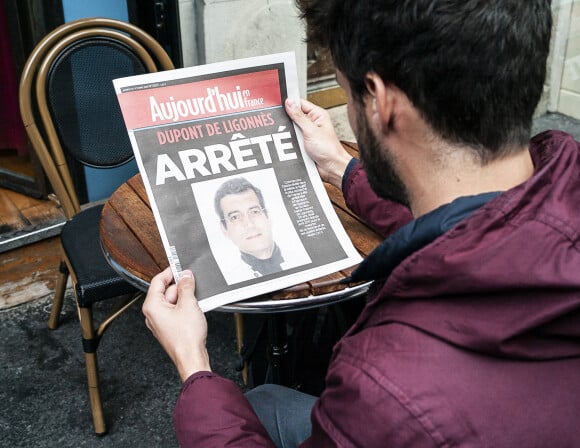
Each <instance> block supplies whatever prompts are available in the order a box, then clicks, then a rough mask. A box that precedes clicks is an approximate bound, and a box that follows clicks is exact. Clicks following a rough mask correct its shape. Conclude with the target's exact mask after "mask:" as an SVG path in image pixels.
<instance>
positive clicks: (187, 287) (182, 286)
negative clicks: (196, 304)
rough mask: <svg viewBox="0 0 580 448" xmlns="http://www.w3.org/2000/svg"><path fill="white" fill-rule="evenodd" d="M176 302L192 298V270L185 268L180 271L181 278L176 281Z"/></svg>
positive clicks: (193, 282)
mask: <svg viewBox="0 0 580 448" xmlns="http://www.w3.org/2000/svg"><path fill="white" fill-rule="evenodd" d="M177 296H178V303H179V302H180V301H181V300H182V299H186V300H192V299H194V298H195V279H194V277H193V272H191V271H190V270H185V271H183V272H182V273H181V278H180V279H179V282H178V283H177Z"/></svg>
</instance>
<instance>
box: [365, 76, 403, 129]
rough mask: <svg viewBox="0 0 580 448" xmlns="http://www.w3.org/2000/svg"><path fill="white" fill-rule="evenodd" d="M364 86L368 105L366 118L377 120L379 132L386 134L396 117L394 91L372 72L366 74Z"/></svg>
mask: <svg viewBox="0 0 580 448" xmlns="http://www.w3.org/2000/svg"><path fill="white" fill-rule="evenodd" d="M365 84H366V87H367V90H368V95H369V101H370V104H368V105H367V112H369V113H370V114H371V115H369V116H368V117H367V118H369V119H373V120H377V121H378V122H377V123H376V124H378V125H379V126H380V130H381V132H382V133H383V134H387V133H388V132H389V131H391V130H392V128H393V125H394V122H395V116H396V105H397V98H396V89H394V86H392V85H391V84H385V82H384V81H383V79H382V78H381V77H380V76H379V75H378V74H377V73H374V72H370V73H367V75H366V78H365Z"/></svg>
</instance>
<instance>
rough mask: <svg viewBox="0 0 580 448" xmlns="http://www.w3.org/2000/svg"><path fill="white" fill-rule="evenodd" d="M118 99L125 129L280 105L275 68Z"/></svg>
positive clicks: (121, 94) (166, 87)
mask: <svg viewBox="0 0 580 448" xmlns="http://www.w3.org/2000/svg"><path fill="white" fill-rule="evenodd" d="M118 98H119V103H120V104H121V109H122V110H123V116H124V118H125V125H126V126H127V129H129V130H132V129H139V128H145V127H150V126H157V125H161V124H167V123H173V122H178V121H179V122H184V121H188V120H199V119H202V118H208V117H214V116H221V115H227V114H233V113H239V112H245V111H251V110H258V109H259V110H263V109H264V108H268V107H275V106H280V105H281V104H282V98H281V97H280V81H279V77H278V70H265V71H257V72H250V73H245V74H242V75H237V76H229V77H225V78H218V79H211V80H207V81H197V82H191V83H187V84H176V85H175V86H170V85H169V86H168V85H164V86H162V87H157V88H149V89H142V90H132V91H129V92H124V93H120V94H119V95H118Z"/></svg>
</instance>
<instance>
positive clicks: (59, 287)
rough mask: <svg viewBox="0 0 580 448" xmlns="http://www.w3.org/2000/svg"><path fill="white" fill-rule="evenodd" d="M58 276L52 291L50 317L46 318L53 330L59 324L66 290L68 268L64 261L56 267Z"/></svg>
mask: <svg viewBox="0 0 580 448" xmlns="http://www.w3.org/2000/svg"><path fill="white" fill-rule="evenodd" d="M58 270H59V276H58V279H57V281H56V290H55V291H54V298H53V299H52V308H51V310H50V317H49V318H48V328H50V329H51V330H55V329H56V328H57V327H58V324H59V318H60V312H61V311H62V303H63V301H64V293H65V292H66V282H67V281H68V276H69V273H68V268H67V266H66V263H65V262H64V261H61V262H60V266H59V268H58Z"/></svg>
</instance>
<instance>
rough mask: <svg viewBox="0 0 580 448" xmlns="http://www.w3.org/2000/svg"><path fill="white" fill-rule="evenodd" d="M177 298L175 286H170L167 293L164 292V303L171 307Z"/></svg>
mask: <svg viewBox="0 0 580 448" xmlns="http://www.w3.org/2000/svg"><path fill="white" fill-rule="evenodd" d="M177 298H178V297H177V285H175V284H173V285H170V286H169V288H167V291H165V301H166V302H167V303H169V304H171V305H175V304H176V303H177Z"/></svg>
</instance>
